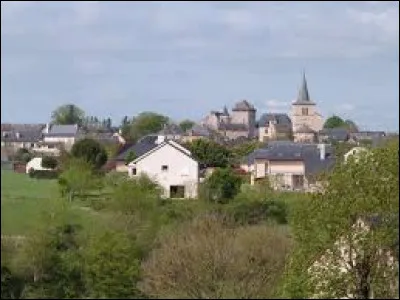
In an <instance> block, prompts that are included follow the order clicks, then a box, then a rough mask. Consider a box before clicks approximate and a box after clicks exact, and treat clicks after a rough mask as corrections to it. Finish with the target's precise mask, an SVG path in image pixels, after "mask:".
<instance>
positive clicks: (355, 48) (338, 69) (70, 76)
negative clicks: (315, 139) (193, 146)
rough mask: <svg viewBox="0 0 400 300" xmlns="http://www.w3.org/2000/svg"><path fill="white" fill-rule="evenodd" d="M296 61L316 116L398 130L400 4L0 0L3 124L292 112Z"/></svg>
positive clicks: (297, 78) (297, 75)
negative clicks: (65, 115) (72, 113)
mask: <svg viewBox="0 0 400 300" xmlns="http://www.w3.org/2000/svg"><path fill="white" fill-rule="evenodd" d="M303 69H305V71H306V74H307V79H308V85H309V91H310V96H311V98H312V99H313V100H314V101H316V102H317V103H318V105H319V109H320V111H321V113H322V114H323V115H324V116H329V115H332V114H339V115H341V116H343V117H346V118H352V119H353V120H355V121H356V122H357V123H358V124H359V125H360V126H361V127H363V128H365V129H380V130H387V129H389V130H398V127H399V125H398V122H399V112H398V110H399V7H398V2H389V1H388V2H377V1H365V2H337V3H334V2H314V3H313V2H283V3H281V2H169V1H168V2H118V1H113V2H97V1H93V2H89V1H88V2H85V1H82V2H72V1H71V2H61V1H60V2H40V1H29V2H9V1H7V2H1V108H2V110H1V111H2V112H1V118H2V122H3V123H4V122H24V123H28V122H46V121H47V120H49V116H50V114H51V111H52V110H53V109H54V108H56V107H57V106H59V105H61V104H64V103H75V104H76V105H78V106H80V107H82V108H83V109H84V110H85V111H86V112H87V114H90V115H97V116H100V117H108V116H110V117H112V118H113V119H114V120H115V121H117V123H119V122H120V120H121V119H122V117H123V116H124V115H129V116H132V115H136V114H138V113H139V112H141V111H156V112H160V113H164V114H167V115H169V116H171V117H172V118H174V119H176V120H180V119H183V118H186V117H188V118H192V119H194V120H199V119H200V118H201V117H202V116H203V115H205V114H206V113H207V112H208V111H209V110H213V109H214V110H215V109H219V108H222V107H223V105H224V104H227V105H228V107H230V106H232V105H233V104H234V102H235V101H238V100H240V99H248V100H249V101H250V102H252V103H253V104H254V105H255V106H256V107H257V109H258V112H259V113H262V112H267V111H269V112H274V111H276V112H282V111H284V112H289V108H290V103H291V101H293V100H294V98H295V97H296V95H297V90H298V87H299V85H300V82H301V78H302V71H303Z"/></svg>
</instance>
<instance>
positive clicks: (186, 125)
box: [179, 120, 195, 131]
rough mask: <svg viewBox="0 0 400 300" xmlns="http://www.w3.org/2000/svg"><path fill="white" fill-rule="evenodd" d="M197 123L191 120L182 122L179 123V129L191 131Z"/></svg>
mask: <svg viewBox="0 0 400 300" xmlns="http://www.w3.org/2000/svg"><path fill="white" fill-rule="evenodd" d="M194 124H195V123H194V122H193V121H191V120H183V121H182V122H180V123H179V127H180V128H181V129H182V130H183V131H186V130H188V129H191V128H192V127H193V125H194Z"/></svg>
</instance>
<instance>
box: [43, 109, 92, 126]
mask: <svg viewBox="0 0 400 300" xmlns="http://www.w3.org/2000/svg"><path fill="white" fill-rule="evenodd" d="M84 118H85V112H84V111H83V110H82V109H81V108H79V107H78V106H76V105H74V104H66V105H63V106H60V107H58V108H57V109H56V110H55V111H53V113H52V114H51V119H52V122H53V123H54V124H59V125H71V124H78V125H82V124H83V121H84Z"/></svg>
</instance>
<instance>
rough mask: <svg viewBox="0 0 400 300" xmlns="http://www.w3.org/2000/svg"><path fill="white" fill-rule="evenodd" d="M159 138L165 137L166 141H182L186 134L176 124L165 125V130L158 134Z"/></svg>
mask: <svg viewBox="0 0 400 300" xmlns="http://www.w3.org/2000/svg"><path fill="white" fill-rule="evenodd" d="M157 134H158V135H159V136H165V138H166V139H169V140H175V141H180V140H181V139H182V136H183V135H184V134H185V132H184V131H183V130H182V128H181V127H179V126H178V125H176V124H173V123H172V124H165V125H164V128H163V129H161V130H160V131H159V132H158V133H157Z"/></svg>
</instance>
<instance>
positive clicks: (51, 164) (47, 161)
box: [42, 156, 58, 169]
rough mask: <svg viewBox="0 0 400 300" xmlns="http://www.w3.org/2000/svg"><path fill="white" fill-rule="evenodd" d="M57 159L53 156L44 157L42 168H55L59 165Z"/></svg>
mask: <svg viewBox="0 0 400 300" xmlns="http://www.w3.org/2000/svg"><path fill="white" fill-rule="evenodd" d="M57 164H58V162H57V159H55V158H54V157H52V156H45V157H43V158H42V168H46V169H55V168H56V167H57Z"/></svg>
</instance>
